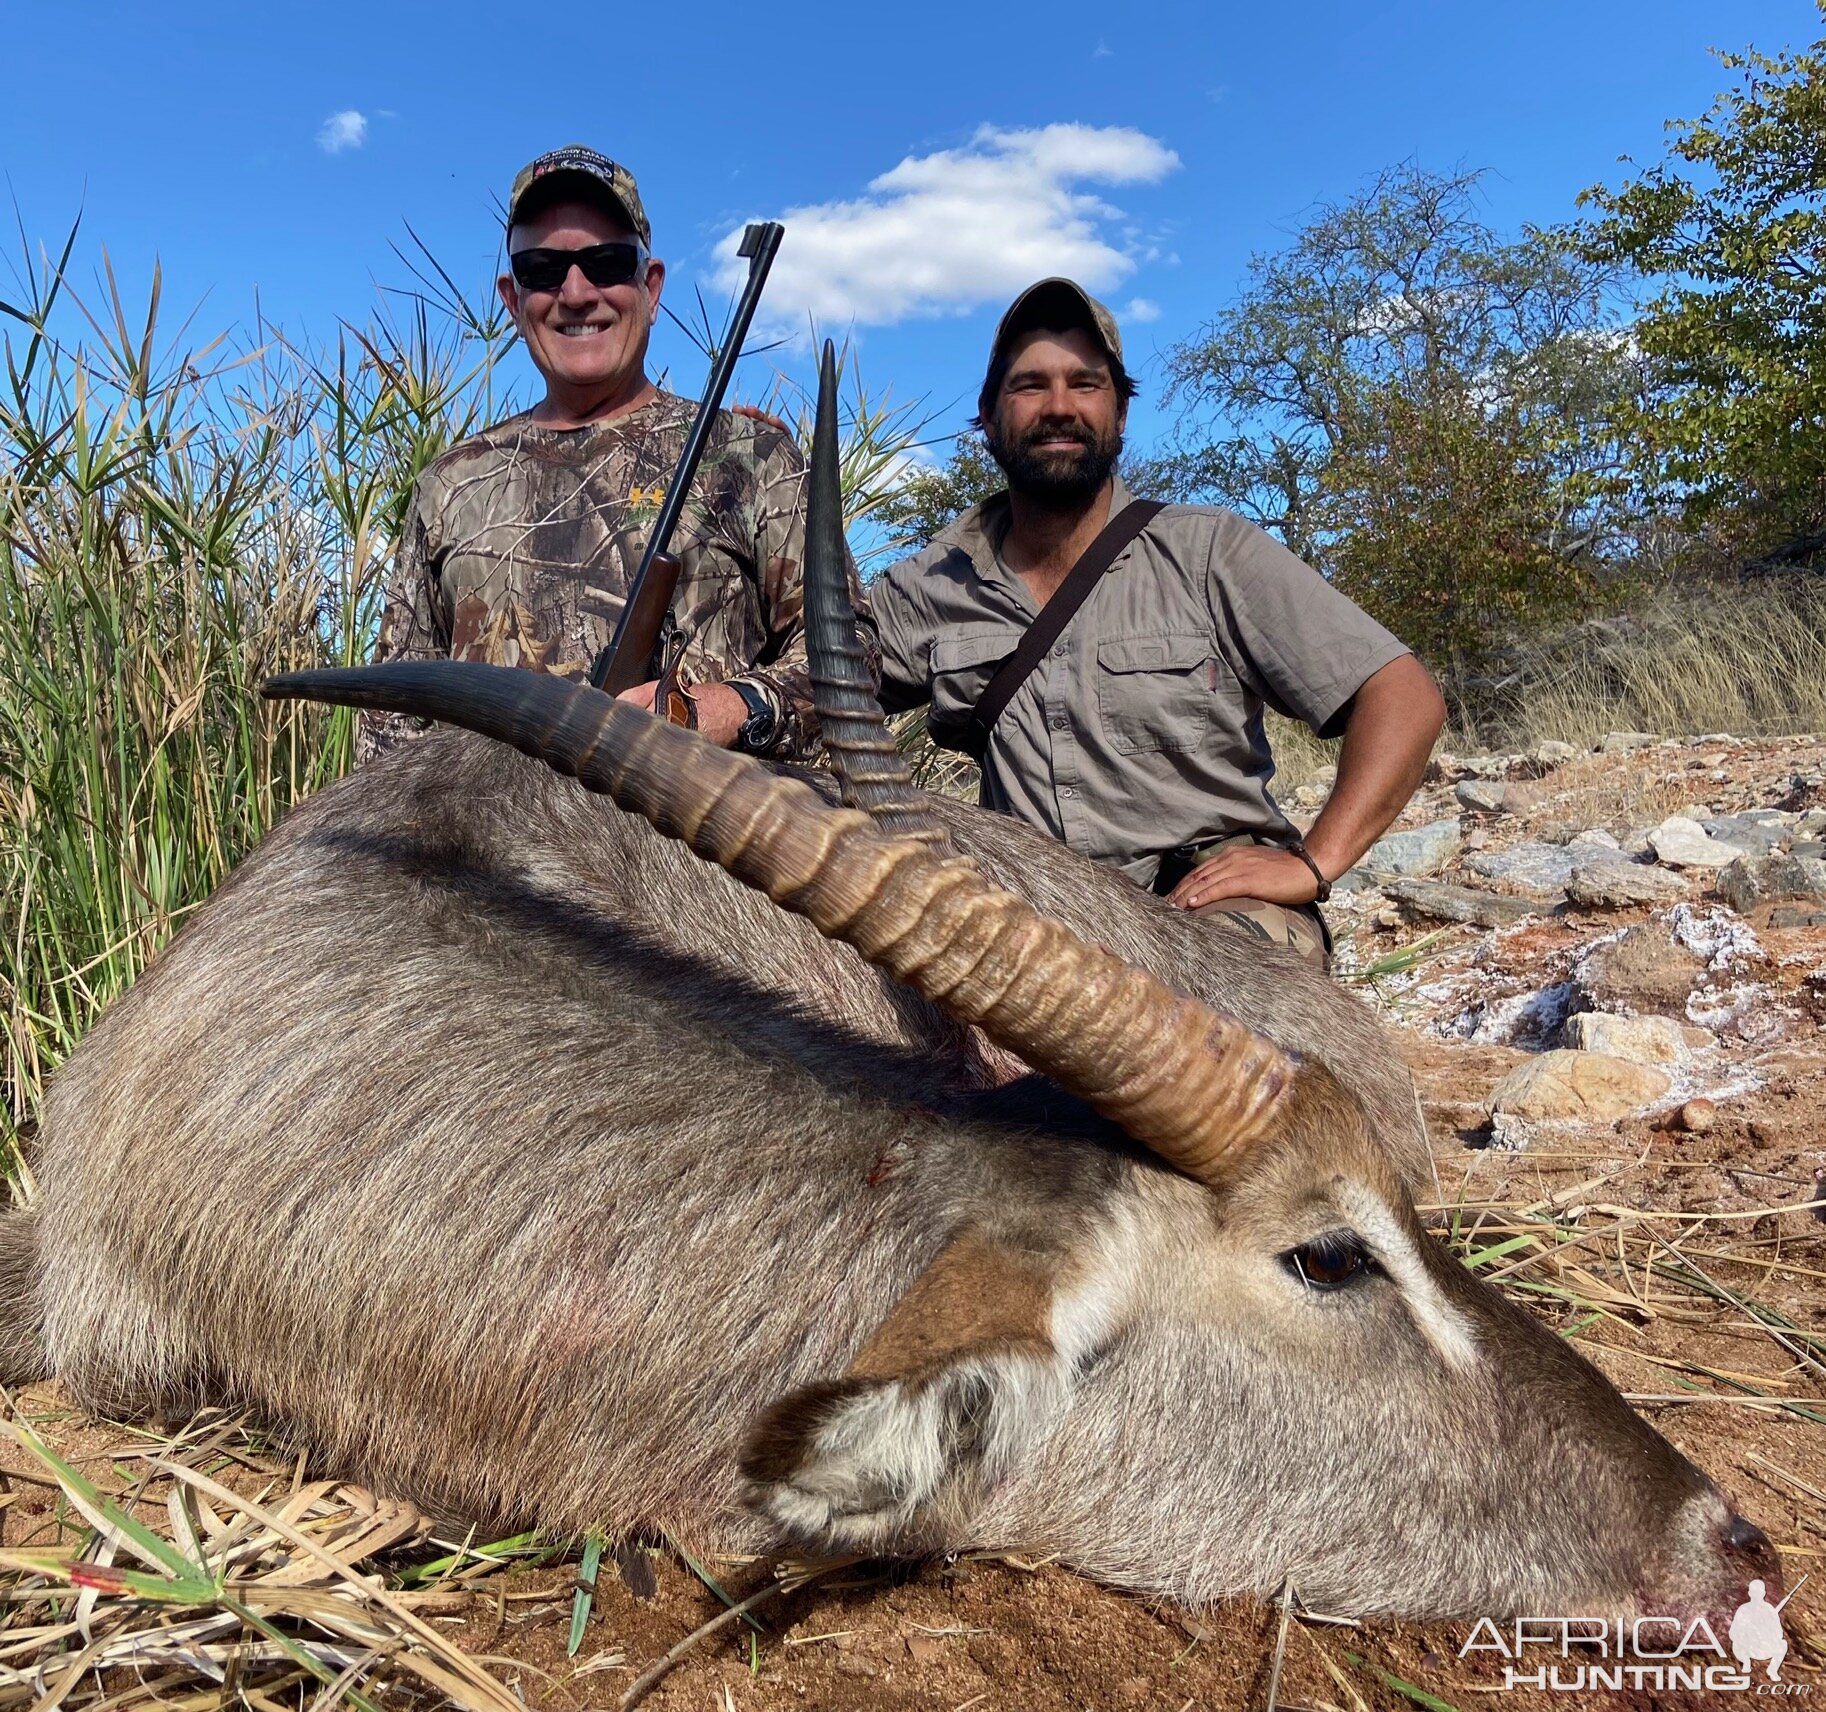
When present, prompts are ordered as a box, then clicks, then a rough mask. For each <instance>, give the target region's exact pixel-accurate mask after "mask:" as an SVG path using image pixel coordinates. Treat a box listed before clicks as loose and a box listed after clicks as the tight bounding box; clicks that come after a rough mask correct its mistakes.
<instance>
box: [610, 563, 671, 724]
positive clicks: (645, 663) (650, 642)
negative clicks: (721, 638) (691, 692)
mask: <svg viewBox="0 0 1826 1712" xmlns="http://www.w3.org/2000/svg"><path fill="white" fill-rule="evenodd" d="M683 568H684V567H683V566H681V565H680V564H679V562H678V560H677V559H676V558H674V557H673V555H672V554H670V553H655V554H653V555H652V557H650V558H649V559H648V560H647V561H646V563H645V564H644V565H642V567H641V571H640V575H639V576H638V577H636V578H635V580H634V583H633V586H632V587H630V588H629V590H628V603H627V605H626V606H624V607H623V608H622V609H621V621H620V623H618V624H617V625H616V626H615V637H614V640H613V641H612V642H610V643H609V645H608V647H607V648H605V649H604V650H603V651H602V653H601V654H600V655H598V656H597V660H596V665H597V666H598V667H599V668H601V671H602V676H601V678H600V680H598V678H597V676H596V673H595V671H592V672H591V674H590V681H591V682H592V683H594V684H595V685H596V687H597V688H598V689H599V690H604V691H606V692H607V693H608V694H609V695H620V694H621V692H622V691H623V690H631V689H633V688H634V687H635V686H636V685H637V684H646V683H651V682H652V681H653V680H654V679H655V678H656V677H657V676H658V675H659V657H660V647H661V637H662V634H663V632H664V631H665V630H666V629H667V627H668V626H669V624H670V622H671V618H672V596H673V593H674V591H675V590H676V589H677V588H678V574H679V572H680V571H681V570H682V569H683Z"/></svg>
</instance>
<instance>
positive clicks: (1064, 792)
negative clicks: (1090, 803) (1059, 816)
mask: <svg viewBox="0 0 1826 1712" xmlns="http://www.w3.org/2000/svg"><path fill="white" fill-rule="evenodd" d="M1077 794H1078V793H1077V792H1076V791H1075V790H1074V789H1073V788H1072V787H1071V786H1070V785H1061V786H1060V787H1059V795H1060V796H1062V797H1075V796H1076V795H1077Z"/></svg>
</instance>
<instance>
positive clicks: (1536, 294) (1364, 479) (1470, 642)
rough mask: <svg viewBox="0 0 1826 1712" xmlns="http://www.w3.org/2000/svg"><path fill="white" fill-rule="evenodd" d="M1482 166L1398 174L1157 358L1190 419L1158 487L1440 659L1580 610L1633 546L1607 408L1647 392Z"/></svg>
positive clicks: (1317, 227) (1596, 310)
mask: <svg viewBox="0 0 1826 1712" xmlns="http://www.w3.org/2000/svg"><path fill="white" fill-rule="evenodd" d="M1477 178H1478V175H1477V174H1475V173H1458V174H1452V175H1439V174H1434V173H1428V172H1425V171H1422V170H1421V169H1420V168H1418V167H1415V166H1412V165H1408V166H1403V167H1400V168H1397V169H1394V170H1392V171H1390V172H1386V173H1384V174H1382V175H1381V176H1380V177H1378V178H1377V179H1376V180H1375V181H1374V182H1373V183H1372V184H1370V185H1369V186H1368V187H1367V188H1366V189H1365V190H1364V191H1363V192H1362V193H1360V194H1359V195H1357V196H1354V197H1352V198H1350V199H1349V200H1347V201H1345V202H1342V203H1339V204H1336V205H1334V206H1328V207H1323V208H1321V209H1320V210H1319V211H1318V212H1317V214H1316V215H1315V216H1314V217H1313V218H1312V219H1311V220H1310V221H1309V222H1308V223H1307V224H1306V225H1305V226H1304V227H1303V228H1302V229H1301V230H1300V232H1299V233H1298V234H1297V235H1296V237H1295V239H1294V241H1293V243H1292V244H1291V245H1290V246H1289V247H1288V248H1287V249H1285V250H1284V251H1282V252H1280V253H1279V254H1276V255H1268V256H1257V257H1256V258H1255V259H1254V260H1253V261H1252V262H1251V263H1250V268H1249V276H1248V282H1247V285H1246V287H1245V289H1244V291H1243V293H1242V294H1241V296H1240V297H1239V298H1238V299H1237V301H1236V302H1235V303H1233V304H1232V305H1231V306H1229V307H1228V308H1226V309H1224V310H1222V311H1220V312H1219V314H1218V315H1217V316H1216V317H1215V318H1214V319H1213V320H1212V321H1211V322H1210V323H1209V324H1208V325H1207V326H1206V327H1205V328H1204V330H1203V331H1202V332H1201V333H1200V334H1199V335H1198V336H1197V337H1196V338H1193V339H1191V340H1188V341H1187V342H1185V343H1183V344H1181V345H1179V346H1177V347H1176V348H1174V349H1173V350H1172V351H1171V352H1170V353H1169V356H1168V368H1169V373H1170V376H1171V386H1170V389H1169V394H1168V396H1169V397H1170V398H1177V399H1179V400H1181V401H1182V402H1183V404H1184V405H1185V415H1184V417H1183V420H1182V423H1181V428H1180V433H1179V444H1178V448H1177V450H1176V451H1175V452H1173V453H1172V454H1171V455H1169V456H1168V457H1167V458H1165V459H1163V460H1161V462H1160V463H1159V464H1157V465H1156V466H1154V469H1153V471H1152V472H1151V474H1152V475H1153V477H1154V480H1155V481H1156V482H1159V483H1164V484H1165V485H1166V487H1167V488H1168V489H1169V490H1171V491H1174V492H1177V493H1178V494H1180V495H1181V496H1183V497H1188V498H1192V497H1202V498H1210V499H1214V500H1216V501H1218V502H1219V503H1222V504H1225V505H1229V506H1232V507H1234V508H1235V509H1237V510H1238V511H1240V512H1242V513H1243V514H1244V515H1245V516H1248V517H1251V518H1253V519H1254V520H1255V521H1257V522H1259V523H1261V524H1262V525H1263V526H1264V527H1266V528H1270V529H1273V530H1275V531H1276V532H1278V533H1279V534H1280V535H1281V536H1282V538H1283V539H1284V540H1285V541H1286V542H1287V544H1288V546H1289V547H1291V548H1292V549H1293V550H1294V551H1295V552H1296V553H1298V554H1299V555H1300V556H1301V557H1302V558H1304V559H1305V560H1306V561H1307V562H1308V563H1310V564H1312V565H1314V566H1316V567H1317V568H1319V569H1320V570H1322V571H1324V572H1326V573H1327V574H1328V575H1331V576H1333V577H1334V578H1335V579H1336V581H1337V582H1338V584H1339V586H1340V587H1342V588H1344V589H1345V590H1346V591H1347V592H1349V593H1351V594H1352V595H1354V596H1356V597H1357V598H1359V599H1361V600H1362V602H1363V604H1364V605H1365V606H1366V607H1367V608H1368V609H1369V610H1370V611H1371V612H1373V613H1374V614H1375V615H1376V616H1377V617H1378V618H1380V619H1381V620H1382V621H1383V622H1384V623H1386V624H1388V625H1389V626H1390V627H1391V628H1392V629H1394V630H1396V631H1397V632H1399V633H1400V634H1401V635H1402V636H1403V637H1404V638H1406V639H1407V640H1409V641H1410V642H1412V643H1414V644H1415V645H1416V646H1417V647H1418V648H1420V649H1421V650H1422V651H1423V652H1425V653H1428V654H1429V655H1431V656H1433V657H1434V658H1436V659H1438V658H1442V657H1445V656H1451V655H1456V654H1459V653H1462V652H1474V651H1476V650H1477V649H1479V648H1481V647H1483V646H1484V645H1485V644H1486V643H1487V642H1488V640H1489V637H1490V627H1491V625H1492V624H1512V623H1523V622H1529V623H1531V622H1538V621H1540V620H1542V619H1544V618H1558V617H1563V616H1565V615H1567V614H1569V613H1573V612H1577V611H1579V610H1581V609H1582V608H1583V607H1584V606H1585V605H1587V604H1588V603H1589V601H1590V600H1591V598H1592V594H1593V577H1592V574H1591V567H1592V564H1593V562H1594V560H1595V559H1596V557H1597V556H1598V555H1599V554H1600V553H1607V554H1611V555H1614V554H1616V553H1617V552H1618V551H1619V550H1620V549H1621V550H1622V551H1624V552H1626V553H1627V551H1628V544H1629V541H1630V519H1629V518H1628V516H1627V515H1626V513H1625V512H1624V511H1623V510H1622V509H1621V508H1620V507H1619V505H1618V504H1617V503H1616V500H1615V495H1616V492H1617V488H1618V483H1619V479H1620V475H1621V472H1622V470H1623V469H1624V467H1625V463H1626V458H1625V449H1624V447H1623V445H1622V443H1621V440H1620V437H1619V434H1618V432H1617V428H1616V416H1617V409H1618V404H1619V401H1620V400H1622V399H1625V398H1629V397H1632V396H1633V395H1634V393H1635V392H1636V390H1637V387H1638V378H1637V376H1636V373H1635V371H1634V366H1633V363H1632V360H1631V354H1630V352H1629V349H1628V346H1627V343H1626V342H1625V341H1624V340H1622V339H1621V338H1620V337H1618V336H1617V334H1616V332H1615V330H1614V329H1613V328H1611V327H1610V326H1609V325H1608V323H1607V320H1606V314H1605V308H1604V289H1605V285H1606V274H1605V271H1604V269H1603V268H1602V267H1600V266H1599V265H1597V264H1595V263H1593V262H1591V261H1589V260H1587V259H1586V258H1584V257H1582V256H1581V255H1579V254H1577V253H1575V252H1574V251H1573V250H1572V249H1570V248H1569V247H1568V246H1567V245H1566V244H1565V243H1563V242H1562V241H1561V240H1560V239H1559V238H1558V237H1557V236H1555V235H1554V234H1551V233H1548V232H1543V231H1538V230H1534V229H1529V230H1528V231H1526V232H1525V233H1524V234H1523V236H1522V238H1521V239H1520V240H1519V241H1516V242H1512V243H1510V242H1504V241H1502V240H1500V239H1499V238H1498V237H1497V235H1496V234H1495V233H1494V232H1493V231H1492V230H1491V229H1490V227H1489V226H1488V225H1487V224H1486V223H1485V222H1484V221H1483V220H1482V219H1481V217H1480V216H1479V212H1478V208H1477V202H1476V187H1477Z"/></svg>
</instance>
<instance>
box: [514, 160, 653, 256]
mask: <svg viewBox="0 0 1826 1712" xmlns="http://www.w3.org/2000/svg"><path fill="white" fill-rule="evenodd" d="M572 195H575V196H578V197H581V198H582V199H583V200H585V201H589V202H603V203H607V204H608V205H609V206H610V207H611V208H612V209H614V211H615V212H616V213H617V214H619V215H620V216H621V217H622V218H623V219H624V220H626V221H627V223H628V226H629V228H630V229H631V230H632V231H633V233H634V235H635V236H636V237H637V238H639V239H640V241H641V242H642V243H643V244H645V245H646V246H647V248H648V249H651V248H652V247H653V228H652V227H651V226H650V225H649V224H648V223H647V211H646V209H645V208H643V207H642V206H641V202H640V187H639V186H638V185H637V184H635V182H634V175H633V173H631V172H629V171H628V169H627V168H626V167H625V166H622V165H621V164H620V163H619V162H618V161H612V160H610V159H609V157H608V156H607V155H604V154H598V153H597V152H596V150H594V149H592V148H590V147H588V146H587V145H586V144H583V143H567V144H565V146H564V147H563V148H561V149H553V150H551V151H550V152H549V153H548V154H542V155H540V156H539V158H538V159H537V160H534V161H529V162H527V164H526V165H525V166H523V167H521V169H520V170H519V172H518V173H516V174H515V175H514V187H513V190H512V192H511V193H510V194H509V195H508V198H507V225H508V229H509V230H510V231H511V230H512V229H513V225H514V222H515V221H516V220H522V219H525V218H526V217H527V216H528V215H531V214H535V213H537V212H538V211H539V210H540V209H541V208H545V207H549V206H550V205H551V204H552V203H554V202H558V201H561V200H563V199H564V198H565V197H567V196H572Z"/></svg>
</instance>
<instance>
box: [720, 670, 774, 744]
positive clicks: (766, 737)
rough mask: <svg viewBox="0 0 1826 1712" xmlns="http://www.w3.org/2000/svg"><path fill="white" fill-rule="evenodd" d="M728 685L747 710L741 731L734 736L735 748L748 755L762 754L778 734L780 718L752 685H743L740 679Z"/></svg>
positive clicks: (735, 679) (733, 679)
mask: <svg viewBox="0 0 1826 1712" xmlns="http://www.w3.org/2000/svg"><path fill="white" fill-rule="evenodd" d="M728 683H729V687H730V688H731V689H732V690H734V691H735V693H736V694H737V695H739V696H740V697H741V698H742V703H743V705H744V706H745V707H746V708H747V709H748V717H747V718H746V719H745V720H743V721H742V729H741V730H740V731H738V732H737V733H736V734H735V746H736V748H738V749H745V750H746V751H747V752H748V753H749V754H750V755H760V754H764V753H765V752H766V751H767V750H768V749H770V748H771V747H772V746H773V740H774V738H775V736H776V735H777V734H778V732H779V729H780V716H779V715H778V714H777V713H775V712H774V706H773V703H772V702H770V701H769V700H768V699H767V697H766V696H764V695H763V694H762V693H761V692H760V691H759V690H758V689H756V688H755V686H754V685H753V684H747V683H744V682H743V681H742V680H741V679H740V678H730V679H729V680H728Z"/></svg>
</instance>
